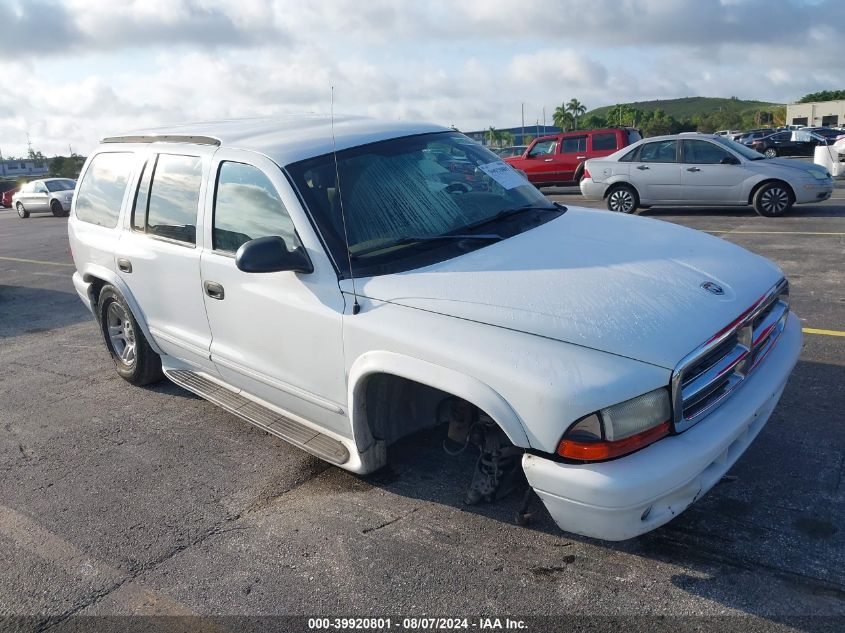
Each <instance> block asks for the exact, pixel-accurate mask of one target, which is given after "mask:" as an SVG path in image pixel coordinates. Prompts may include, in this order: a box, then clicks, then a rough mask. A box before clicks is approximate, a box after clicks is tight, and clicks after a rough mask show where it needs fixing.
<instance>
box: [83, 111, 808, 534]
mask: <svg viewBox="0 0 845 633" xmlns="http://www.w3.org/2000/svg"><path fill="white" fill-rule="evenodd" d="M335 144H336V145H335ZM335 147H336V151H333V150H334V148H335ZM69 231H70V242H71V246H72V252H73V257H74V261H75V262H76V267H77V272H76V273H75V274H74V276H73V281H74V284H75V286H76V289H77V291H78V293H79V295H80V297H81V298H82V300H83V301H84V302H85V303H86V304H87V305H88V306H89V307H90V309H91V311H92V312H93V313H94V314H95V315H96V317H97V319H98V321H99V323H100V326H101V329H102V333H103V337H104V340H105V343H106V345H107V347H108V349H109V351H110V352H111V355H112V357H113V359H114V362H115V365H116V367H117V371H118V373H119V374H120V375H121V376H123V377H124V378H125V379H127V380H128V381H130V382H132V383H133V384H138V385H140V384H145V383H149V382H152V381H156V380H159V379H161V377H162V375H165V376H167V377H168V378H170V379H171V380H172V381H174V382H175V383H177V384H179V385H182V386H183V387H185V388H186V389H189V390H191V391H193V392H195V393H197V394H199V395H201V396H202V397H204V398H207V399H208V400H210V401H212V402H214V403H216V404H218V405H219V406H221V407H223V408H225V409H227V410H229V411H231V412H232V413H234V414H235V415H237V416H240V417H242V418H244V419H245V420H247V421H249V422H251V423H253V424H255V425H258V426H259V427H261V428H263V429H265V430H267V431H268V432H270V433H272V434H274V435H277V436H279V437H281V438H283V439H285V440H287V441H289V442H291V443H293V444H295V445H296V446H299V447H301V448H303V449H304V450H307V451H310V452H311V453H313V454H315V455H317V456H319V457H321V458H323V459H325V460H327V461H329V462H331V463H333V464H336V465H338V466H340V467H342V468H346V469H348V470H351V471H353V472H356V473H368V472H372V471H374V470H376V469H378V468H380V467H382V466H384V465H385V462H386V455H387V453H386V447H387V446H388V445H389V444H391V443H392V442H395V441H396V440H397V439H399V438H401V437H403V436H406V435H408V434H410V433H413V432H415V431H418V430H420V429H424V428H427V427H434V426H436V425H439V424H443V425H444V427H445V425H446V424H447V423H448V437H449V438H450V439H451V440H454V441H457V442H460V443H464V444H466V443H468V442H473V443H475V444H477V445H478V446H479V449H480V451H481V458H480V459H479V460H478V466H477V470H476V472H475V474H474V476H473V480H472V484H471V486H470V490H469V491H468V493H467V501H468V502H470V503H474V502H479V501H481V500H485V499H486V500H491V499H494V498H496V497H497V496H500V495H501V494H504V493H505V492H507V490H508V489H509V486H512V485H513V482H514V481H517V480H518V479H519V477H518V476H519V475H520V473H519V469H520V466H521V468H522V470H524V473H525V475H526V476H527V479H528V482H529V483H530V485H531V486H532V487H533V488H534V490H535V491H536V492H537V493H538V494H539V496H540V497H541V498H542V500H543V502H544V503H545V505H546V507H547V508H548V509H549V511H550V512H551V514H552V516H553V517H554V519H555V520H556V521H557V523H558V525H559V526H560V527H561V528H563V529H565V530H569V531H572V532H577V533H579V534H584V535H588V536H593V537H598V538H603V539H610V540H619V539H626V538H630V537H632V536H635V535H638V534H641V533H643V532H646V531H648V530H651V529H653V528H655V527H657V526H659V525H662V524H663V523H665V522H667V521H669V520H670V519H671V518H672V517H674V516H676V515H677V514H678V513H679V512H681V511H682V510H683V509H684V508H686V507H687V506H688V505H689V504H691V503H692V502H693V501H695V500H696V499H698V498H700V497H701V495H702V494H703V493H704V492H706V491H707V490H708V489H710V488H711V487H712V486H713V485H714V484H715V483H716V482H717V481H718V480H719V479H720V477H721V476H722V475H723V474H724V473H725V472H726V471H727V470H728V469H729V468H730V467H731V465H732V464H733V463H734V462H735V461H736V460H737V459H738V458H739V456H740V455H741V454H742V453H743V452H744V451H745V449H746V448H747V447H748V445H749V444H750V443H751V441H752V440H753V439H754V437H755V436H756V435H757V433H759V432H760V430H761V429H762V427H763V425H764V424H765V423H766V421H767V419H768V418H769V415H770V414H771V412H772V410H773V409H774V407H775V405H776V403H777V401H778V398H779V397H780V394H781V392H782V391H783V388H784V385H785V383H786V381H787V378H788V376H789V374H790V371H791V370H792V367H793V366H794V364H795V362H796V359H797V358H798V354H799V350H800V347H801V330H800V326H799V323H798V319H797V318H796V317H795V316H794V315H793V314H792V313H791V312H790V311H789V305H788V303H789V299H788V287H787V283H786V281H785V279H784V278H783V274H782V273H781V271H780V270H779V269H778V268H777V267H776V266H775V265H773V264H772V263H771V262H769V261H767V260H765V259H763V258H761V257H758V256H757V255H753V254H752V253H749V252H747V251H745V250H743V249H742V248H740V247H738V246H735V245H733V244H731V243H729V242H726V241H723V240H721V239H718V238H715V237H711V236H708V235H705V234H703V233H699V232H697V231H693V230H690V229H686V228H683V227H680V226H676V225H673V224H669V223H664V222H660V221H655V220H649V219H643V218H637V217H632V216H626V215H619V214H609V213H606V212H601V211H591V210H587V209H575V208H570V209H566V208H564V207H561V206H557V205H553V204H550V203H549V202H547V201H546V199H545V198H544V197H543V196H542V195H541V194H540V193H539V192H538V191H537V190H536V189H535V188H534V187H533V186H531V185H530V184H529V183H528V182H527V181H526V180H525V179H524V178H523V176H521V175H520V174H518V173H517V172H516V171H514V170H513V169H512V168H511V167H509V166H507V165H505V164H504V163H503V162H501V161H500V160H499V159H498V158H497V157H496V156H495V155H494V154H492V153H491V152H489V151H488V150H487V149H485V148H484V147H482V146H480V145H478V144H477V143H474V142H472V141H470V140H469V139H468V138H466V137H465V136H463V135H461V134H459V133H457V132H454V131H452V130H449V129H446V128H442V127H439V126H432V125H416V124H410V123H380V122H374V121H371V120H366V119H346V120H343V121H338V122H336V124H335V125H334V132H333V131H332V125H331V124H330V121H329V120H328V119H324V118H321V117H311V118H304V119H303V118H293V119H289V120H287V121H281V122H280V121H230V122H224V123H219V124H203V125H195V126H186V127H180V128H173V129H167V130H153V131H149V132H139V133H135V134H132V135H128V136H121V137H113V138H107V139H105V140H104V141H103V142H102V144H101V145H100V146H99V147H98V148H97V149H96V151H94V152H92V154H91V156H90V158H89V159H88V161H87V163H86V165H85V167H84V169H83V171H82V175H81V181H80V184H79V187H78V191H77V195H76V197H75V199H74V205H73V213H72V217H71V219H70V222H69ZM515 475H516V476H515Z"/></svg>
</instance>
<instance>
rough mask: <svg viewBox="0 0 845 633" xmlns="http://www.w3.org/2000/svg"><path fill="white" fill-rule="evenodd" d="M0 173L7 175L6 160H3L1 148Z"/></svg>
mask: <svg viewBox="0 0 845 633" xmlns="http://www.w3.org/2000/svg"><path fill="white" fill-rule="evenodd" d="M0 174H2V175H4V176H5V175H6V161H5V160H3V150H2V149H0Z"/></svg>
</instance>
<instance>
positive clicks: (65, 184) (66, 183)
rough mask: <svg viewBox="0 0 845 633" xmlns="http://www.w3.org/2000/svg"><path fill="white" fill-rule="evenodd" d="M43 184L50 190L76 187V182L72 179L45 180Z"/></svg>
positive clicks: (66, 189)
mask: <svg viewBox="0 0 845 633" xmlns="http://www.w3.org/2000/svg"><path fill="white" fill-rule="evenodd" d="M44 184H45V185H47V189H48V190H49V191H50V192H56V191H72V190H73V189H75V188H76V182H75V181H73V180H45V181H44Z"/></svg>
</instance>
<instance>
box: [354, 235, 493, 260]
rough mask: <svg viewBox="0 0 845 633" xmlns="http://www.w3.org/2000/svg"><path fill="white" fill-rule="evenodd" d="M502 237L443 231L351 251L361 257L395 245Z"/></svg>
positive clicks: (355, 256) (490, 240) (485, 239)
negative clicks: (354, 251)
mask: <svg viewBox="0 0 845 633" xmlns="http://www.w3.org/2000/svg"><path fill="white" fill-rule="evenodd" d="M502 239H504V238H502V236H501V235H496V234H495V233H488V234H470V235H464V234H455V233H445V234H443V235H419V236H416V235H414V236H409V237H403V238H401V239H398V240H394V241H392V242H387V243H385V244H379V245H378V246H373V247H371V248H365V249H364V250H361V251H358V252H357V253H353V254H352V259H357V258H359V257H363V256H364V255H369V254H370V253H377V252H378V251H384V250H387V249H389V248H393V247H395V246H410V245H412V244H424V243H430V242H447V241H448V242H457V241H460V240H483V241H487V242H499V241H501V240H502Z"/></svg>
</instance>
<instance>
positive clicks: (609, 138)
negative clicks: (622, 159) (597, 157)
mask: <svg viewBox="0 0 845 633" xmlns="http://www.w3.org/2000/svg"><path fill="white" fill-rule="evenodd" d="M609 149H613V150H615V149H616V133H615V132H608V133H604V134H593V151H602V150H609Z"/></svg>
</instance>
